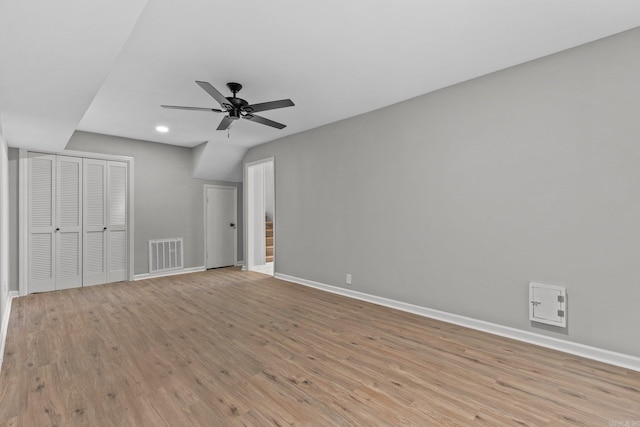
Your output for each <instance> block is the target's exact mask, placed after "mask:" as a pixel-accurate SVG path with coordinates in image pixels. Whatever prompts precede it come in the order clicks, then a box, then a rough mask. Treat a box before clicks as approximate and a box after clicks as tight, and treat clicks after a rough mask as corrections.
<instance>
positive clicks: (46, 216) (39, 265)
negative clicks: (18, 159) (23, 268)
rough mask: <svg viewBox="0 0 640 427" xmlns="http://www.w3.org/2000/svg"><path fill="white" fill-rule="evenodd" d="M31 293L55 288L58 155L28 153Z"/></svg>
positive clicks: (29, 271) (29, 283) (29, 276)
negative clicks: (55, 214) (55, 216)
mask: <svg viewBox="0 0 640 427" xmlns="http://www.w3.org/2000/svg"><path fill="white" fill-rule="evenodd" d="M27 165H28V167H27V168H28V171H27V176H28V181H29V183H28V186H29V187H28V190H27V191H28V198H27V204H28V207H27V212H28V220H27V225H28V235H29V237H28V238H29V241H28V265H29V268H28V271H27V274H28V286H29V292H30V293H33V292H47V291H53V290H55V264H56V263H55V259H54V255H55V236H54V233H55V229H56V224H55V218H54V213H55V202H56V195H55V193H56V188H55V185H54V183H55V178H56V156H53V155H44V154H39V153H29V158H28V163H27Z"/></svg>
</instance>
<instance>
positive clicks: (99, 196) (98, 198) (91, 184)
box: [83, 159, 107, 286]
mask: <svg viewBox="0 0 640 427" xmlns="http://www.w3.org/2000/svg"><path fill="white" fill-rule="evenodd" d="M83 171H84V172H83V174H84V180H83V196H84V209H83V223H84V233H83V234H84V245H83V256H84V260H83V285H84V286H89V285H99V284H102V283H107V162H106V161H104V160H95V159H83Z"/></svg>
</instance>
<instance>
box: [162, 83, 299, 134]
mask: <svg viewBox="0 0 640 427" xmlns="http://www.w3.org/2000/svg"><path fill="white" fill-rule="evenodd" d="M196 83H197V84H198V86H200V87H201V88H202V89H204V91H205V92H207V93H208V94H209V95H211V96H212V97H213V99H215V100H216V101H218V103H219V104H220V106H221V107H222V109H221V110H220V109H217V108H201V107H181V106H178V105H161V107H162V108H173V109H176V110H195V111H213V112H214V113H227V115H226V116H225V117H224V118H223V119H222V121H221V122H220V124H219V125H218V130H226V129H228V128H229V126H231V123H233V122H234V121H235V120H238V119H246V120H249V121H251V122H254V123H260V124H261V125H267V126H271V127H274V128H276V129H283V128H285V127H286V126H287V125H283V124H282V123H278V122H274V121H273V120H269V119H267V118H264V117H261V116H257V115H255V114H253V113H256V112H258V111H267V110H275V109H276V108H284V107H293V106H294V105H295V104H294V103H293V101H291V100H290V99H281V100H279V101H269V102H261V103H259V104H249V103H248V102H247V101H245V100H244V99H242V98H238V97H236V94H237V93H238V92H240V89H242V85H241V84H240V83H234V82H230V83H227V87H228V88H229V90H230V91H231V93H233V96H227V97H225V96H224V95H223V94H221V93H220V92H219V91H218V89H216V88H215V87H213V86H212V85H211V83H208V82H199V81H196Z"/></svg>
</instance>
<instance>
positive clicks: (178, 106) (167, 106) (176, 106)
mask: <svg viewBox="0 0 640 427" xmlns="http://www.w3.org/2000/svg"><path fill="white" fill-rule="evenodd" d="M161 107H162V108H170V109H172V110H193V111H213V112H215V113H226V111H223V110H218V109H217V108H204V107H181V106H180V105H161Z"/></svg>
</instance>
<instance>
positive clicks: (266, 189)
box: [245, 158, 276, 276]
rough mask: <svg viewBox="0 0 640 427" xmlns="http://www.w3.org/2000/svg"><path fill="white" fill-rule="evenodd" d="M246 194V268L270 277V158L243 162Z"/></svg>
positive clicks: (272, 188) (272, 251)
mask: <svg viewBox="0 0 640 427" xmlns="http://www.w3.org/2000/svg"><path fill="white" fill-rule="evenodd" d="M245 183H246V186H247V188H246V194H247V203H246V206H247V246H246V247H247V256H246V261H247V263H246V266H245V267H246V269H247V270H251V271H257V272H260V273H264V274H268V275H271V276H273V274H274V265H275V262H276V250H275V242H276V236H275V230H276V227H275V224H276V212H275V173H274V159H273V158H269V159H263V160H258V161H256V162H252V163H247V164H246V165H245Z"/></svg>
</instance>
